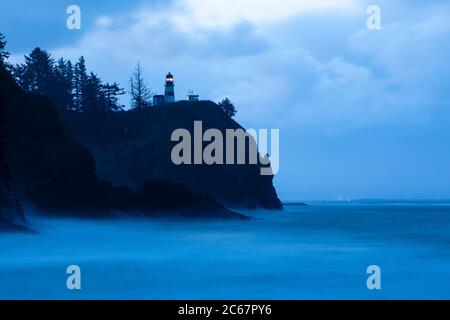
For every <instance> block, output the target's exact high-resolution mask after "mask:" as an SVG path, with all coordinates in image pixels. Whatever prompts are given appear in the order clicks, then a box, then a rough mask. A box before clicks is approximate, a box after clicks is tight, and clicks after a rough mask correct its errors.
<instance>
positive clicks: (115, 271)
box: [0, 201, 450, 299]
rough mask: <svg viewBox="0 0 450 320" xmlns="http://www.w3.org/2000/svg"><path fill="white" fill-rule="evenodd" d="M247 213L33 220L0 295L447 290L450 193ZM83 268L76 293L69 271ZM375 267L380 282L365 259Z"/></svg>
mask: <svg viewBox="0 0 450 320" xmlns="http://www.w3.org/2000/svg"><path fill="white" fill-rule="evenodd" d="M245 213H247V214H249V215H251V216H253V217H255V219H253V220H251V221H223V220H198V221H193V220H187V219H140V220H125V219H122V220H102V221H98V220H76V219H44V218H36V217H35V218H32V219H31V222H32V227H33V228H34V229H35V230H36V231H37V233H35V234H1V235H0V298H1V299H55V298H56V299H348V298H355V299H431V298H437V299H441V298H446V299H450V202H425V201H424V202H420V201H417V202H393V201H389V202H383V201H373V202H348V203H345V202H343V203H341V202H335V203H334V202H317V203H312V204H311V205H310V206H307V207H304V206H300V205H295V204H288V205H286V206H285V210H284V211H283V212H270V211H247V212H245ZM73 264H75V265H79V266H80V268H81V286H82V289H81V290H78V291H77V290H73V291H70V290H68V289H67V287H66V279H67V277H68V275H67V274H66V268H67V266H69V265H73ZM369 265H379V266H380V267H381V285H382V288H381V290H368V289H367V286H366V280H367V277H368V275H367V274H366V268H367V267H368V266H369Z"/></svg>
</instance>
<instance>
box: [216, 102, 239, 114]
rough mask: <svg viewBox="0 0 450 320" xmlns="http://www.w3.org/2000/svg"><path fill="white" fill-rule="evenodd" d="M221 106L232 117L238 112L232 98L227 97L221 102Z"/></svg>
mask: <svg viewBox="0 0 450 320" xmlns="http://www.w3.org/2000/svg"><path fill="white" fill-rule="evenodd" d="M219 107H221V108H222V110H223V111H224V112H225V113H226V114H227V115H228V116H229V117H230V118H233V117H234V116H235V114H236V112H237V110H236V107H235V106H234V104H233V103H232V102H231V101H230V99H228V98H225V99H223V100H222V101H221V102H220V103H219Z"/></svg>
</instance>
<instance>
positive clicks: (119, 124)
mask: <svg viewBox="0 0 450 320" xmlns="http://www.w3.org/2000/svg"><path fill="white" fill-rule="evenodd" d="M63 119H64V121H65V122H66V123H67V124H68V126H69V127H70V129H71V131H72V132H73V134H74V136H75V137H76V138H77V139H78V140H79V141H80V142H82V144H83V145H84V146H86V147H87V148H88V149H89V150H90V151H91V152H92V154H93V155H94V157H95V160H96V163H97V174H98V176H99V177H101V178H102V179H104V180H106V181H110V182H112V183H113V184H115V185H127V186H129V187H131V188H138V186H140V185H141V184H142V183H144V182H145V181H146V180H160V179H164V180H169V181H172V182H175V183H177V184H182V185H185V186H187V187H189V188H190V189H192V190H195V191H198V192H200V193H203V194H206V195H209V196H211V197H213V198H215V199H217V200H219V201H220V202H221V203H223V204H224V205H226V206H231V207H250V208H256V207H263V208H268V209H281V208H282V206H281V203H280V200H279V199H278V197H277V194H276V191H275V188H274V186H273V184H272V178H273V177H272V176H262V175H260V168H261V165H260V164H244V165H242V164H232V165H231V164H228V165H226V164H224V165H222V164H214V165H206V164H202V165H184V164H183V165H175V164H174V163H173V162H172V161H171V150H172V148H173V147H174V146H175V145H176V144H177V142H173V141H171V135H172V132H173V131H174V130H175V129H178V128H184V129H187V130H188V131H189V132H190V133H191V135H192V137H193V136H194V132H193V131H194V129H193V127H194V121H202V127H203V130H204V131H206V130H207V129H210V128H215V129H218V130H220V131H221V132H222V133H223V135H224V136H225V130H226V129H234V130H236V129H242V127H241V126H240V125H239V124H238V123H237V122H235V121H234V120H233V119H231V118H230V117H228V116H227V115H226V114H225V113H224V112H223V111H222V110H221V109H220V108H219V106H218V105H217V104H215V103H213V102H210V101H199V102H188V101H186V102H177V103H174V104H167V105H162V106H158V107H153V108H150V109H146V110H139V111H137V110H134V111H123V112H111V113H65V114H64V115H63ZM205 145H207V143H204V144H203V146H205Z"/></svg>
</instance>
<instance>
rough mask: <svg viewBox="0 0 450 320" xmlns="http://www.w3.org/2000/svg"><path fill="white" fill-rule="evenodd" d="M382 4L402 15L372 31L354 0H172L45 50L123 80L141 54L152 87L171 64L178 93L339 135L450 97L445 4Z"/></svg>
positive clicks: (406, 116)
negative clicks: (224, 101)
mask: <svg viewBox="0 0 450 320" xmlns="http://www.w3.org/2000/svg"><path fill="white" fill-rule="evenodd" d="M336 3H337V4H336ZM444 6H445V5H444ZM445 8H447V9H448V6H445ZM389 9H391V10H394V9H395V10H394V11H395V12H398V13H399V15H398V17H397V19H396V20H392V19H391V21H390V20H389V19H387V18H386V19H383V29H382V30H381V31H369V30H367V29H365V19H366V18H367V15H366V13H365V10H364V5H363V3H362V2H360V1H356V0H348V1H340V2H335V1H327V0H325V1H302V0H287V1H284V2H283V4H282V5H281V4H280V3H279V2H278V1H269V0H263V1H261V0H258V1H257V0H239V1H237V0H227V1H225V0H217V1H204V0H177V1H174V2H172V3H169V4H165V5H158V6H156V7H152V6H146V7H141V8H139V9H138V10H134V11H131V12H128V13H124V14H122V15H117V16H104V15H102V16H100V17H99V18H98V19H97V25H96V27H95V28H94V29H92V30H91V31H89V32H87V34H86V35H85V36H84V37H83V38H82V40H81V41H80V42H79V43H77V44H76V45H75V46H70V47H66V48H59V49H56V50H52V51H53V52H54V55H55V56H65V57H70V58H72V59H76V58H77V57H78V56H79V55H82V54H83V55H85V56H86V57H87V61H88V67H90V68H92V69H94V70H95V71H96V72H98V73H99V74H100V75H101V76H103V78H104V79H105V80H106V81H117V80H118V81H120V83H122V84H126V83H127V78H128V75H129V73H130V71H131V70H132V68H133V66H134V64H135V63H136V62H137V61H140V62H141V64H142V65H143V66H144V71H145V73H146V76H147V77H148V80H149V82H150V83H151V84H152V85H153V87H154V90H155V91H156V92H161V91H162V76H163V75H164V74H165V73H166V72H167V71H172V72H173V73H174V74H175V76H176V81H177V82H176V84H177V94H178V98H182V97H183V95H184V93H186V92H187V91H188V90H190V89H193V90H195V91H196V92H197V93H199V94H200V95H201V97H203V98H207V99H213V100H215V101H217V100H220V99H221V98H223V97H225V96H228V97H230V98H231V99H232V100H233V101H234V102H235V103H236V104H237V105H238V108H239V112H238V120H240V121H242V122H243V123H244V125H249V126H257V125H265V126H272V127H280V126H284V127H293V126H299V125H300V126H301V127H302V128H315V129H316V130H324V131H332V132H336V131H339V130H353V129H355V128H361V127H364V126H368V125H376V124H379V123H395V122H398V123H420V122H424V121H428V120H429V118H430V117H431V116H432V115H431V113H430V112H431V111H430V107H429V106H430V105H440V104H442V103H443V102H445V101H448V94H445V93H444V92H446V90H445V88H443V86H444V84H445V80H446V79H448V70H449V67H448V66H449V62H448V59H447V56H448V53H449V51H450V50H449V45H448V41H446V39H448V36H449V30H450V27H449V26H448V23H447V21H449V20H450V17H449V14H448V12H450V10H447V11H446V10H442V9H443V7H442V6H438V7H434V6H431V7H430V8H428V7H427V10H424V9H423V8H422V7H409V6H406V7H405V6H398V4H397V6H396V7H391V6H390V5H389V3H382V13H383V12H389V11H390V10H389ZM349 12H351V13H352V15H349ZM400 12H402V13H403V14H402V15H400ZM300 16H301V17H302V18H301V19H300V18H299V19H292V18H293V17H300ZM330 16H331V17H332V20H330ZM305 21H307V26H308V28H305V24H304V23H305ZM274 24H276V26H275V25H274ZM342 25H345V26H346V27H345V28H334V27H333V26H342ZM355 25H356V26H359V27H358V28H355ZM334 29H336V30H338V31H334ZM305 39H306V41H305ZM330 41H331V42H332V43H341V45H339V46H337V45H336V46H329V45H327V44H328V43H329V42H330ZM446 99H447V100H446ZM125 102H126V101H125Z"/></svg>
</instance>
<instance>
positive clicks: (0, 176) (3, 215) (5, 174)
mask: <svg viewBox="0 0 450 320" xmlns="http://www.w3.org/2000/svg"><path fill="white" fill-rule="evenodd" d="M0 67H1V66H0ZM5 98H6V97H5V95H4V93H3V92H2V91H0V232H2V231H12V230H23V229H24V224H25V217H24V213H23V210H22V207H21V205H20V202H19V200H18V199H17V197H16V196H15V194H14V192H13V191H12V189H11V185H10V177H9V171H8V168H7V166H6V155H5V151H6V148H5V144H6V127H5Z"/></svg>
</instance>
